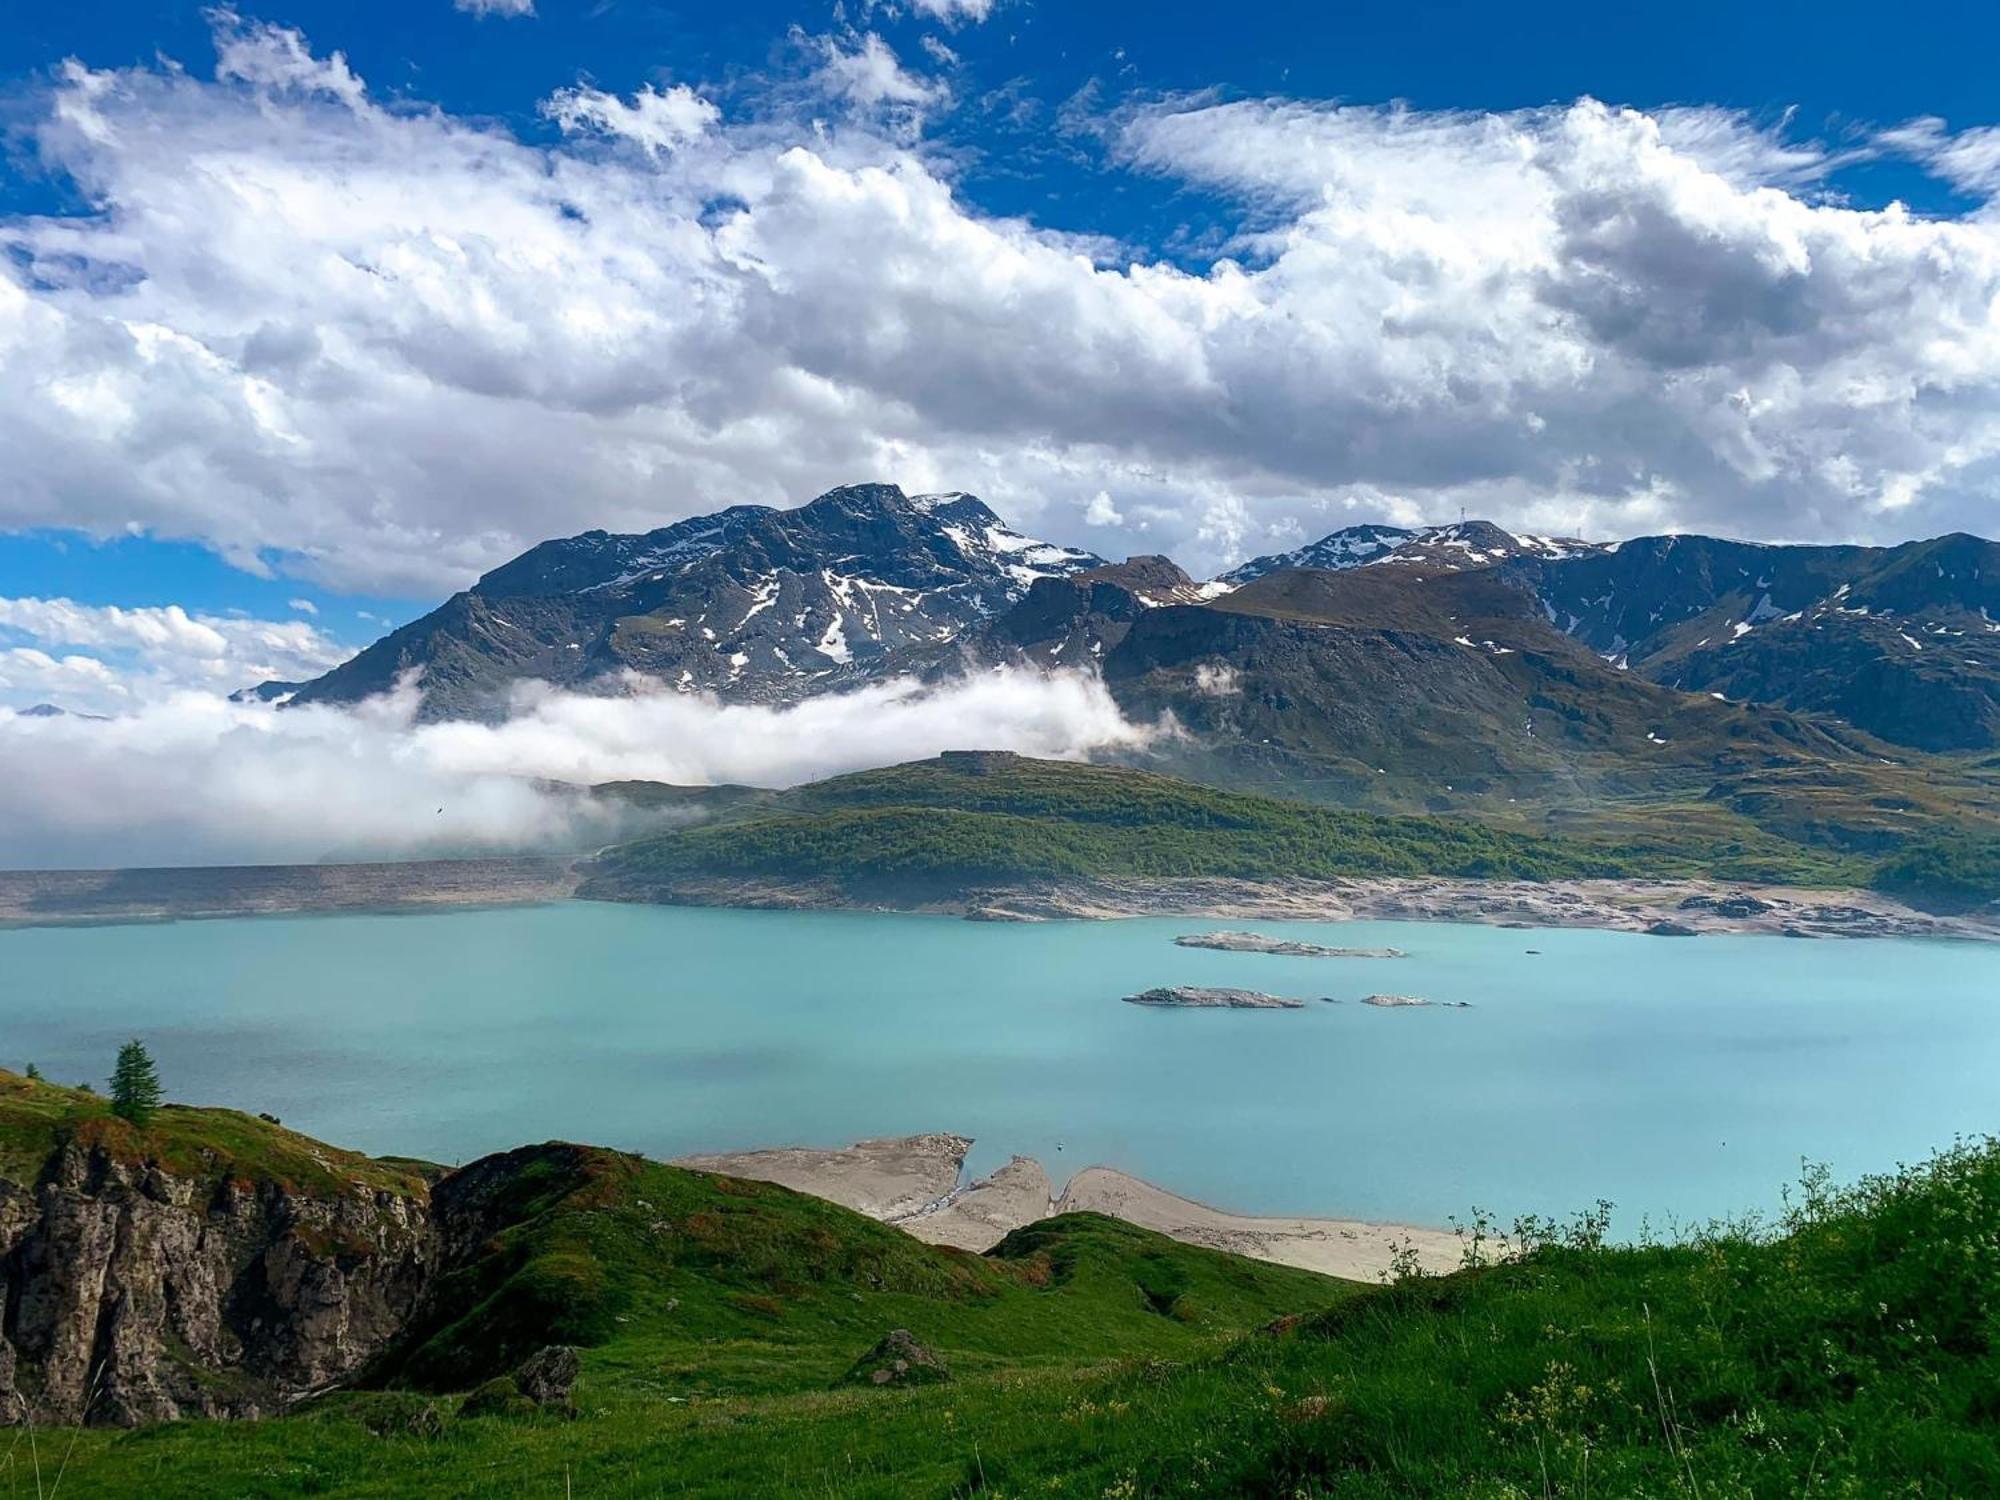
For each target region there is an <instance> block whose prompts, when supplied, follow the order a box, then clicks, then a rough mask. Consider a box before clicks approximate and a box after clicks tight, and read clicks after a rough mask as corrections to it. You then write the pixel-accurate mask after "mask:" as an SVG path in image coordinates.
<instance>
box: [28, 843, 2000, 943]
mask: <svg viewBox="0 0 2000 1500" xmlns="http://www.w3.org/2000/svg"><path fill="white" fill-rule="evenodd" d="M579 896H580V897H582V898H585V899H592V900H608V901H630V902H636V903H641V904H660V905H679V906H718V907H740V908H749V909H757V910H783V911H902V912H911V913H917V914H926V915H935V916H955V917H963V918H966V919H968V920H972V921H985V922H1047V921H1099V920H1106V919H1110V918H1114V917H1144V916H1183V917H1188V918H1190V919H1201V920H1205V921H1242V920H1261V921H1294V922H1295V921H1311V922H1345V921H1369V920H1377V921H1415V922H1472V923H1482V924H1485V925H1488V926H1500V927H1587V928H1598V929H1603V930H1606V931H1613V932H1660V933H1662V934H1666V933H1672V934H1673V935H1690V936H1695V935H1700V934H1703V933H1714V932H1744V933H1763V934H1768V935H1781V936H1785V937H1801V938H1833V937H1850V938H1853V937H1932V938H1938V937H1942V938H1969V939H1979V940H1984V941H1994V940H2000V909H1992V910H1989V912H1988V913H1986V914H1973V915H1953V916H1946V915H1938V914H1934V913H1930V912H1924V911H1919V910H1917V909H1915V908H1914V907H1910V906H1907V905H1905V904H1904V903H1902V902H1900V901H1897V900H1895V899H1894V898H1893V897H1889V896H1884V895H1881V894H1879V893H1877V892H1874V891H1862V890H1806V889H1800V888H1795V887H1788V886H1752V885H1725V884H1722V883H1720V882H1715V881H1699V880H1566V881H1548V882H1537V881H1525V880H1505V881H1503V880H1448V879H1386V878H1366V879H1364V878H1359V877H1356V878H1351V879H1344V880H1292V881H1250V880H1220V879H1180V880H1170V879H1156V880H1126V879H1120V880H1069V881H1041V882H1036V881H1024V882H1020V883H1017V884H1013V885H1006V886H995V887H988V888H982V889H973V890H966V891H962V892H957V893H953V894H950V895H946V896H938V897H922V896H912V897H881V896H875V895H865V894H856V893H854V892H851V891H844V890H840V889H837V888H834V887H830V886H825V885H819V884H814V883H810V882H797V881H782V880H768V879H748V878H741V879H740V878H689V879H682V880H676V881H674V882H672V883H670V884H665V885H660V886H654V887H648V888H643V889H640V888H627V887H609V886H606V885H605V884H603V883H602V882H601V881H597V880H593V879H592V876H591V870H590V867H589V864H588V862H579V861H576V860H573V859H570V858H567V857H562V856H548V857H533V856H529V857H518V858H502V859H471V860H428V861H423V862H413V863H406V864H390V863H383V864H350V865H336V864H328V865H253V866H235V867H212V868H210V867H205V868H191V869H139V870H0V928H4V927H37V926H70V925H83V924H89V923H117V922H160V921H185V920H194V919H199V918H216V917H240V916H267V915H290V914H299V913H305V912H371V911H373V912H392V911H447V910H453V909H460V908H468V907H493V906H510V905H533V904H540V903H543V902H548V901H562V900H567V899H572V898H575V897H579Z"/></svg>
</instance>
